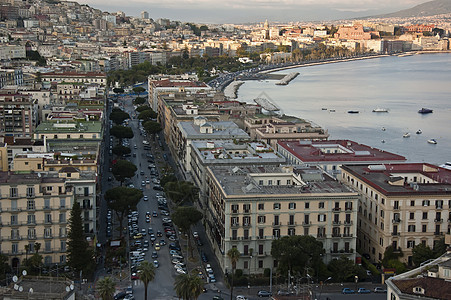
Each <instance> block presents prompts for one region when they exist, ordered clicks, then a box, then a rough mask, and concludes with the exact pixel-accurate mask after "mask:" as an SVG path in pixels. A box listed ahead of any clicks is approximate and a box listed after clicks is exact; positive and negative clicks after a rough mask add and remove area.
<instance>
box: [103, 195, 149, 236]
mask: <svg viewBox="0 0 451 300" xmlns="http://www.w3.org/2000/svg"><path fill="white" fill-rule="evenodd" d="M142 197H143V192H141V191H140V190H138V189H134V188H128V187H122V186H118V187H115V188H112V189H109V190H108V191H106V193H105V200H106V201H108V202H107V205H108V207H109V208H111V209H112V210H114V211H115V212H116V215H117V217H118V219H119V223H120V225H121V230H120V236H121V237H122V228H123V225H122V223H123V221H124V217H125V216H126V215H128V212H129V211H130V210H135V209H136V205H138V203H139V200H141V198H142Z"/></svg>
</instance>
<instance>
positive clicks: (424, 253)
mask: <svg viewBox="0 0 451 300" xmlns="http://www.w3.org/2000/svg"><path fill="white" fill-rule="evenodd" d="M433 258H435V255H434V252H433V251H432V249H431V248H429V246H427V245H425V244H423V243H420V244H419V245H416V246H415V247H413V249H412V261H413V263H414V264H415V266H420V264H421V263H422V262H424V261H426V260H429V259H433Z"/></svg>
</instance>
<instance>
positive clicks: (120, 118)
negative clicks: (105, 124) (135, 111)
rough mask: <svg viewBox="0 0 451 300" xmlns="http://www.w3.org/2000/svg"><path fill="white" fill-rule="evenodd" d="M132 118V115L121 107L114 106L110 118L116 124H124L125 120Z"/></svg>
mask: <svg viewBox="0 0 451 300" xmlns="http://www.w3.org/2000/svg"><path fill="white" fill-rule="evenodd" d="M127 119H130V115H129V114H128V113H126V112H125V111H123V110H122V109H120V108H117V107H114V108H113V109H112V110H111V113H110V120H111V121H113V122H114V124H116V125H120V124H122V122H124V121H125V120H127Z"/></svg>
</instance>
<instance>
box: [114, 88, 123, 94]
mask: <svg viewBox="0 0 451 300" xmlns="http://www.w3.org/2000/svg"><path fill="white" fill-rule="evenodd" d="M113 92H114V93H115V94H122V93H124V89H123V88H114V89H113Z"/></svg>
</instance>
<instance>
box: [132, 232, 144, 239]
mask: <svg viewBox="0 0 451 300" xmlns="http://www.w3.org/2000/svg"><path fill="white" fill-rule="evenodd" d="M133 238H134V239H135V240H137V239H142V238H143V235H142V234H141V233H138V234H135V235H134V236H133Z"/></svg>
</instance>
